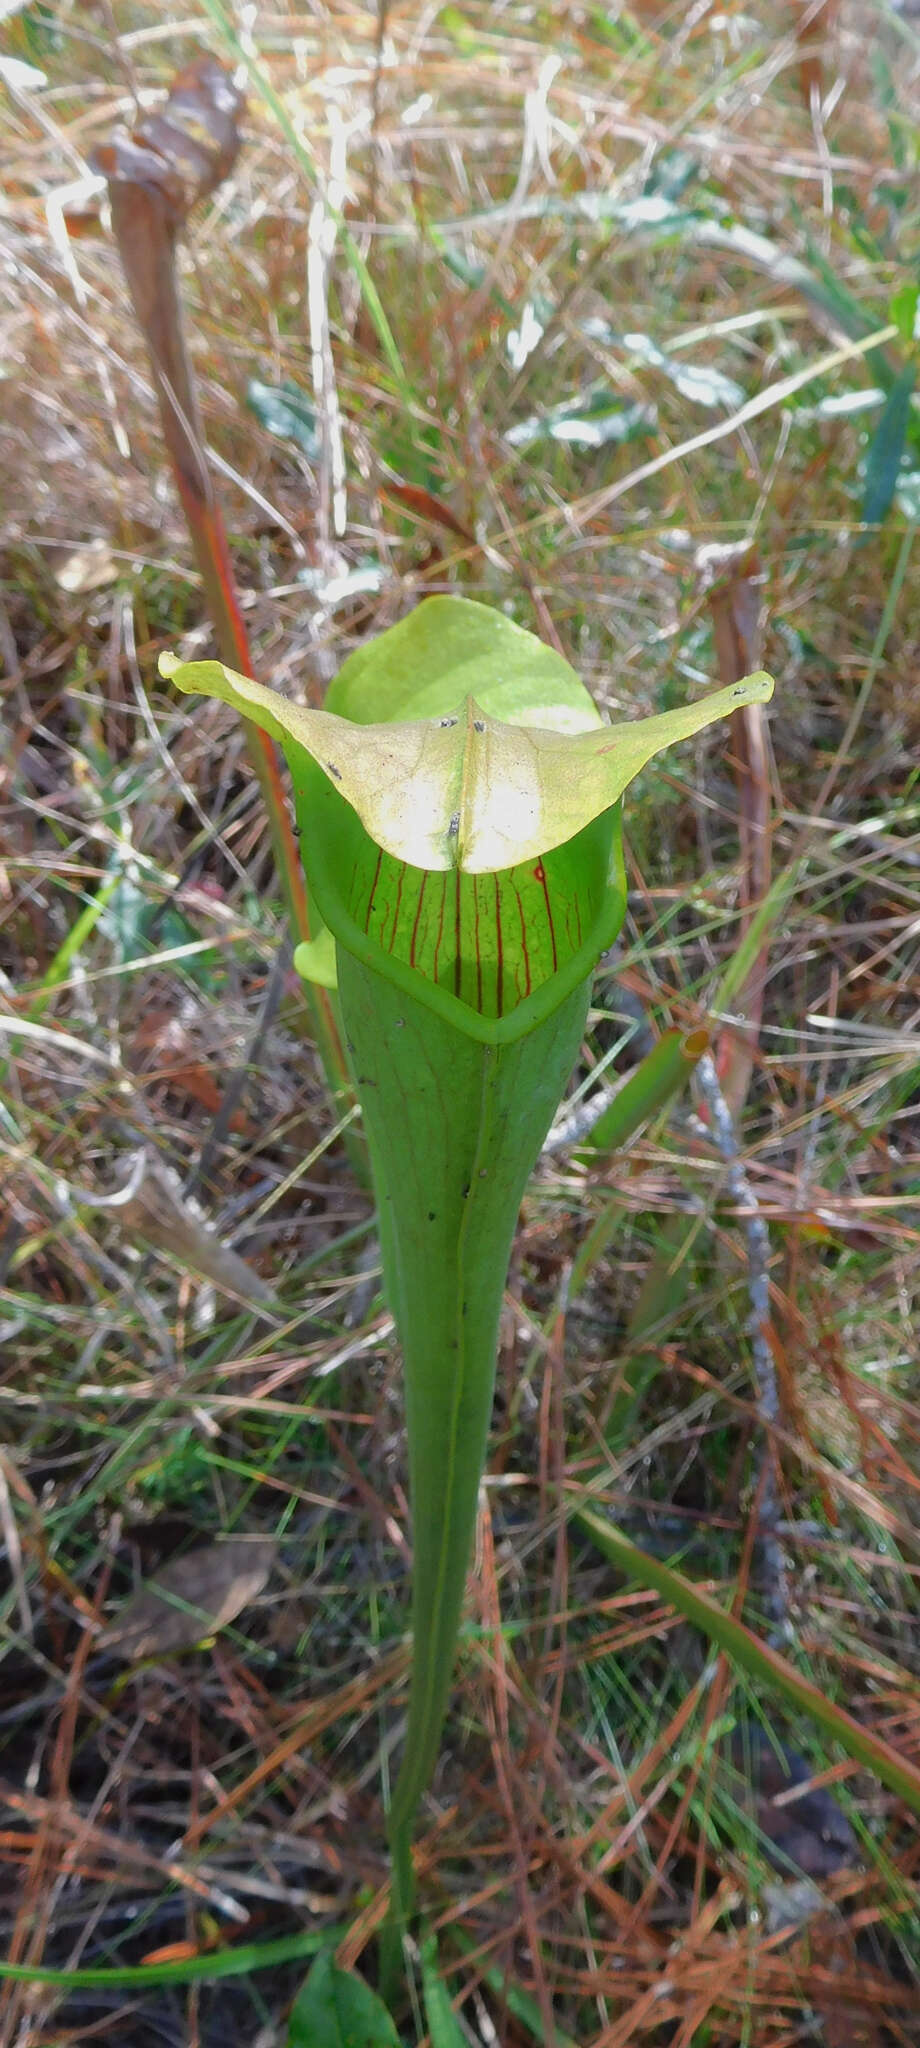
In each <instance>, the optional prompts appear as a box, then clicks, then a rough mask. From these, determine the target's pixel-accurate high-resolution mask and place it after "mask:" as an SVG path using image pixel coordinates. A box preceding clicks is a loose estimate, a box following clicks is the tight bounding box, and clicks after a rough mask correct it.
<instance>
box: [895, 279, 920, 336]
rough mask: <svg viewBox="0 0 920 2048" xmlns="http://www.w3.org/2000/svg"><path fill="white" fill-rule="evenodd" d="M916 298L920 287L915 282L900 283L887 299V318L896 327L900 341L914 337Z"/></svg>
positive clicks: (919, 292)
mask: <svg viewBox="0 0 920 2048" xmlns="http://www.w3.org/2000/svg"><path fill="white" fill-rule="evenodd" d="M918 298H920V287H918V286H917V285H915V284H902V285H901V287H900V290H899V291H896V292H893V293H892V296H891V299H890V300H889V303H888V318H889V320H890V321H891V322H892V325H893V326H895V327H896V328H897V330H898V333H899V335H900V336H901V340H902V341H908V342H910V341H914V340H915V339H916V334H917V300H918Z"/></svg>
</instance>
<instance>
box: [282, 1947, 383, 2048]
mask: <svg viewBox="0 0 920 2048" xmlns="http://www.w3.org/2000/svg"><path fill="white" fill-rule="evenodd" d="M287 2048H400V2043H399V2035H398V2034H397V2032H396V2028H395V2027H394V2025H393V2022H392V2020H391V2018H390V2015H389V2013H388V2012H387V2009H386V2006H385V2005H383V2004H382V2003H381V2001H380V1999H379V1998H378V1997H377V1995H376V1992H373V1991H372V1990H371V1989H370V1986H369V1985H367V1984H365V1982H364V1979H363V1977H356V1976H354V1975H353V1973H352V1971H350V1970H340V1968H339V1966H338V1963H337V1962H336V1961H335V1960H334V1958H333V1956H332V1955H331V1953H330V1951H329V1950H328V1949H326V1950H324V1952H323V1954H322V1955H318V1956H317V1958H316V1961H315V1963H314V1965H313V1968H312V1970H311V1971H310V1975H309V1977H308V1978H307V1981H306V1983H305V1985H304V1987H303V1990H302V1991H301V1992H300V1994H299V1996H298V1997H297V1999H296V2000H295V2003H294V2008H293V2011H292V2013H291V2017H290V2021H289V2023H288V2036H287Z"/></svg>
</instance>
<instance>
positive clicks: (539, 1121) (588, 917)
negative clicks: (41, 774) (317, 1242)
mask: <svg viewBox="0 0 920 2048" xmlns="http://www.w3.org/2000/svg"><path fill="white" fill-rule="evenodd" d="M161 668H162V671H163V673H164V674H165V675H167V676H169V677H171V679H172V681H173V682H174V683H176V684H177V686H178V687H179V689H181V690H185V691H200V692H203V693H205V694H206V695H209V696H212V697H218V698H221V699H222V700H223V701H224V702H225V703H228V704H232V705H234V706H235V707H236V709H237V710H238V711H240V712H241V713H242V714H243V715H244V717H246V718H247V719H250V720H252V721H254V722H255V724H257V725H259V726H260V727H261V728H262V729H263V730H264V731H265V732H267V733H268V734H270V735H271V736H272V737H273V738H274V739H276V740H278V741H279V742H280V744H281V745H282V747H283V749H284V752H285V755H286V757H287V762H288V766H289V769H290V774H291V779H292V785H293V791H294V801H295V806H296V814H297V821H298V826H299V831H300V849H301V858H302V861H303V866H304V871H305V875H306V879H307V885H308V889H309V892H310V897H311V899H312V906H313V908H314V909H315V910H316V911H317V912H318V914H319V917H320V918H321V919H322V920H323V923H324V926H325V933H326V936H325V937H324V938H320V939H318V940H316V939H315V940H313V941H312V942H311V944H310V945H309V946H308V947H301V948H299V949H298V954H297V955H296V956H295V959H296V960H297V963H298V965H299V966H300V967H301V970H302V971H304V972H306V973H307V974H311V975H315V976H316V978H323V979H324V980H327V981H329V982H336V983H337V986H338V999H339V1004H340V1008H341V1017H342V1023H343V1028H344V1033H345V1040H346V1045H347V1049H348V1056H349V1059H350V1061H351V1065H352V1069H353V1074H354V1083H355V1088H356V1091H357V1095H358V1098H359V1101H360V1105H361V1111H362V1115H363V1119H364V1126H365V1130H366V1135H367V1141H368V1147H369V1152H370V1158H371V1167H372V1173H373V1180H374V1189H375V1194H376V1199H377V1205H378V1215H379V1231H380V1244H381V1252H382V1260H383V1274H384V1284H385V1288H386V1294H387V1298H388V1302H389V1306H390V1308H391V1310H392V1313H393V1318H394V1322H395V1326H396V1331H397V1335H398V1338H399V1343H400V1346H401V1350H402V1356H403V1364H404V1371H405V1400H406V1422H407V1432H408V1456H409V1484H410V1501H411V1509H412V1534H413V1567H412V1629H413V1662H412V1673H411V1680H410V1692H409V1708H408V1725H407V1730H406V1738H405V1744H404V1749H403V1761H402V1766H401V1769H400V1772H399V1775H398V1779H397V1782H396V1786H395V1790H394V1794H393V1799H392V1804H391V1808H390V1815H389V1839H390V1847H391V1852H392V1858H393V1903H394V1917H395V1924H396V1925H397V1926H398V1925H400V1924H402V1923H403V1922H404V1920H405V1916H406V1915H407V1913H408V1911H409V1910H410V1907H411V1902H412V1887H413V1878H412V1855H411V1845H412V1834H413V1827H414V1822H415V1817H416V1812H417V1809H418V1804H419V1801H420V1799H421V1797H422V1794H423V1792H424V1791H425V1788H426V1786H427V1784H428V1782H429V1779H430V1777H431V1773H432V1771H433V1768H434V1764H435V1761H436V1757H437V1753H438V1747H439V1743H440V1739H441V1731H442V1727H443V1723H444V1718H445V1714H446V1711H447V1705H448V1699H449V1693H450V1686H451V1677H452V1672H453V1665H454V1658H455V1651H456V1642H457V1634H458V1629H459V1624H460V1616H461V1608H462V1602H463V1591H464V1582H465V1578H466V1572H467V1567H468V1564H469V1559H470V1553H471V1548H472V1542H473V1535H474V1529H475V1519H476V1508H477V1495H478V1489H479V1483H480V1479H481V1476H482V1471H483V1466H484V1462H485V1455H486V1444H487V1437H488V1430H489V1420H490V1415H491V1407H492V1395H493V1386H494V1377H495V1357H496V1345H497V1336H498V1321H499V1313H500V1308H501V1302H502V1294H503V1290H504V1286H505V1281H506V1277H507V1271H508V1260H509V1256H510V1251H511V1244H512V1238H513V1234H514V1230H515V1225H516V1221H517V1216H518V1210H519V1207H520V1202H521V1198H522V1195H523V1192H524V1188H525V1185H526V1182H527V1179H528V1176H529V1174H530V1172H531V1170H532V1168H533V1165H534V1162H535V1160H536V1158H537V1155H538V1153H539V1150H540V1147H541V1145H542V1142H543V1139H544V1137H545V1135H546V1132H547V1130H548V1128H549V1126H550V1123H551V1121H552V1118H553V1116H554V1113H555V1111H556V1109H557V1106H558V1104H559V1101H560V1098H561V1096H562V1094H563V1091H564V1089H565V1086H566V1082H567V1080H568V1078H569V1075H570V1073H571V1071H572V1068H573V1066H574V1064H575V1061H576V1059H577V1057H578V1051H579V1047H580V1045H581V1041H582V1037H583V1033H584V1030H585V1023H586V1018H587V1012H588V1001H589V996H590V990H591V978H592V973H593V970H594V968H595V966H596V964H597V961H598V958H599V956H600V954H601V953H602V952H603V951H604V950H605V949H606V948H607V947H608V946H609V945H610V944H611V943H612V941H613V939H614V938H615V937H616V935H617V933H618V931H619V930H620V927H621V925H622V922H623V918H624V914H625V908H626V886H625V876H624V866H623V852H622V836H621V823H622V821H621V811H622V804H621V798H622V796H623V792H624V791H625V789H626V788H627V786H628V784H629V783H630V782H631V781H632V780H633V778H634V777H635V776H636V775H638V774H639V772H640V770H641V769H642V768H644V767H645V765H646V763H647V762H649V761H650V760H651V759H652V758H653V756H655V755H656V754H658V753H659V752H660V751H661V750H662V749H663V748H665V747H669V746H672V745H673V744H674V743H675V742H676V741H678V740H683V739H687V738H689V737H690V735H691V734H693V733H697V732H699V731H700V730H701V729H702V728H703V727H704V726H708V725H711V724H712V723H713V722H714V721H715V720H717V719H722V718H727V717H730V715H731V713H732V712H734V711H736V710H738V709H739V708H740V707H741V706H742V705H746V704H755V703H764V702H765V701H766V700H767V699H768V698H769V697H770V696H771V694H772V690H773V683H772V680H771V678H770V677H769V676H767V675H765V674H763V673H758V674H756V675H752V676H748V677H746V678H745V679H744V680H743V681H741V682H738V683H735V684H732V685H731V687H729V688H728V689H721V690H716V691H714V692H713V693H711V694H709V695H708V696H705V697H703V698H701V699H700V700H699V702H697V703H695V704H689V705H685V706H683V707H681V708H679V709H677V710H672V711H668V712H665V713H664V714H662V715H661V716H657V717H652V718H642V719H637V720H630V721H628V722H626V723H621V724H616V725H607V724H605V723H604V722H603V721H602V719H601V717H600V715H599V713H598V711H597V709H596V707H595V705H594V703H593V702H592V699H591V697H590V696H589V694H588V691H587V690H586V689H585V687H584V685H583V684H582V682H581V681H580V680H579V678H578V676H577V675H576V674H575V672H574V670H573V669H571V668H570V667H569V666H568V664H567V663H566V662H565V661H564V660H563V659H562V657H561V656H560V655H559V654H557V653H555V652H554V651H553V650H552V649H551V648H549V647H547V646H545V645H544V644H543V643H542V642H541V641H539V640H537V639H535V638H534V636H533V635H532V634H530V633H527V632H525V631H524V630H523V629H522V628H521V627H519V626H516V625H514V624H513V623H512V622H511V621H510V620H509V619H508V618H506V617H505V616H504V614H502V613H500V612H497V611H494V610H492V609H490V608H489V607H487V606H485V605H482V604H478V603H474V602H473V601H471V600H469V599H465V598H458V597H432V598H429V599H427V600H425V601H424V602H423V603H421V604H420V605H419V606H418V608H417V609H416V610H415V611H413V612H412V613H411V614H410V615H409V616H408V617H407V618H406V619H404V620H403V621H402V622H401V623H400V624H399V625H396V626H393V627H391V628H389V629H388V630H387V631H385V632H384V633H382V634H381V635H380V636H379V637H378V638H377V639H374V640H372V641H369V642H368V643H367V644H366V645H365V646H362V647H360V648H359V649H358V650H357V651H356V652H355V653H353V654H352V655H351V656H350V657H349V659H348V660H347V661H346V662H345V664H344V666H343V667H342V669H341V670H340V671H339V674H338V676H337V677H336V679H335V681H334V682H333V684H332V686H331V688H330V690H329V692H328V695H327V699H326V708H325V709H324V710H322V711H318V710H312V709H304V708H303V707H301V706H300V705H298V704H295V703H291V702H290V701H289V700H288V699H286V698H284V697H282V696H280V695H279V694H278V693H277V692H276V691H274V690H270V689H267V688H265V687H263V686H262V685H261V684H259V683H256V682H253V681H252V680H251V679H250V678H249V677H247V676H243V675H237V674H234V672H233V671H232V670H231V669H228V668H226V667H225V666H224V665H223V663H221V662H218V661H203V662H191V663H184V662H180V661H178V660H176V659H175V657H173V656H164V657H163V658H162V661H161Z"/></svg>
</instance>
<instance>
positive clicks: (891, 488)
mask: <svg viewBox="0 0 920 2048" xmlns="http://www.w3.org/2000/svg"><path fill="white" fill-rule="evenodd" d="M916 381H917V369H916V364H914V363H906V364H905V366H904V368H903V370H901V371H900V372H899V374H898V375H897V377H896V378H895V380H894V383H893V384H892V387H891V390H890V391H889V393H888V397H887V398H886V400H885V404H884V406H883V408H882V414H881V418H880V419H879V423H878V426H877V427H876V429H875V433H874V434H873V436H872V440H871V442H870V444H869V453H868V455H867V457H866V476H865V483H864V486H863V501H862V508H861V512H860V517H861V519H862V520H863V522H864V524H865V525H866V526H878V525H881V522H882V520H883V519H884V518H885V515H886V513H887V511H888V509H889V507H890V505H891V501H892V499H893V497H894V494H895V491H896V489H897V483H898V475H899V472H900V468H901V461H902V458H903V455H904V447H905V443H906V440H907V432H908V428H909V426H910V419H911V409H912V406H913V397H914V385H915V383H916Z"/></svg>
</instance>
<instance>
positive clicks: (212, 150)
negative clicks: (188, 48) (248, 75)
mask: <svg viewBox="0 0 920 2048" xmlns="http://www.w3.org/2000/svg"><path fill="white" fill-rule="evenodd" d="M244 105H245V101H244V98H243V94H242V93H241V92H240V91H239V89H238V87H237V86H236V85H235V84H234V82H233V79H232V77H231V75H230V73H229V72H228V71H227V70H226V69H225V67H224V65H223V64H220V63H218V60H217V58H216V57H211V56H205V57H199V58H197V59H196V61H195V63H194V64H189V65H187V66H186V68H185V70H184V71H180V72H179V73H178V75H177V77H176V79H175V82H174V84H173V87H172V90H171V92H170V94H169V98H168V99H167V101H166V104H165V106H163V107H161V108H160V109H159V110H158V112H156V113H153V114H145V116H144V118H143V120H142V121H139V122H138V123H137V126H136V127H135V128H133V129H131V130H130V132H129V131H128V130H127V129H118V130H117V131H116V133H115V134H114V135H113V137H112V140H111V142H107V143H104V144H103V145H102V147H101V148H100V149H98V150H97V151H96V155H95V160H94V161H95V167H96V168H97V169H98V170H100V171H101V172H102V175H103V177H104V178H105V179H106V180H107V182H108V185H109V189H110V192H111V191H112V188H113V187H118V186H128V187H140V188H142V189H143V190H144V191H146V192H148V193H149V192H155V193H156V194H157V195H158V197H159V199H160V200H161V202H162V204H163V207H164V210H165V211H166V213H167V215H168V217H169V219H170V222H171V224H172V226H173V227H174V228H178V227H180V226H181V225H182V223H183V221H184V220H185V218H186V216H187V214H188V213H189V212H190V211H191V209H192V207H193V206H195V205H197V203H198V201H199V200H201V199H207V197H208V196H209V194H210V193H211V192H213V191H215V190H216V188H217V186H218V185H219V184H220V183H221V181H222V179H224V178H225V177H226V176H227V173H228V171H229V170H230V169H231V168H232V165H233V163H234V161H235V158H236V155H237V152H238V150H239V147H240V131H239V125H238V124H239V117H240V114H241V113H242V110H243V107H244Z"/></svg>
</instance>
